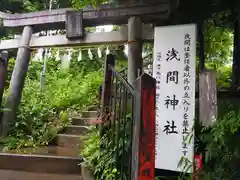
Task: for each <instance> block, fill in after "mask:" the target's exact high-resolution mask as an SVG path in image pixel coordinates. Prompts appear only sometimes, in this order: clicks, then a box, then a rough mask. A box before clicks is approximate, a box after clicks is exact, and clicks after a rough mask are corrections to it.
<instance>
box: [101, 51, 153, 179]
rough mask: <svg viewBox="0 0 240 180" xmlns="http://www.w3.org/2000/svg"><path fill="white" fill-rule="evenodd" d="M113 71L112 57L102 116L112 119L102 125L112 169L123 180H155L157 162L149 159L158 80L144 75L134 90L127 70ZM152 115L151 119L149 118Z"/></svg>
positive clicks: (104, 93)
mask: <svg viewBox="0 0 240 180" xmlns="http://www.w3.org/2000/svg"><path fill="white" fill-rule="evenodd" d="M114 67H115V57H114V56H113V55H112V54H109V55H108V56H107V59H106V62H105V72H104V83H103V92H102V101H101V102H102V103H101V113H105V114H108V115H109V116H110V118H108V119H107V121H105V122H103V123H102V124H101V131H100V132H101V133H100V134H101V136H102V137H105V138H107V141H108V142H109V144H110V147H109V146H108V147H107V148H108V151H111V153H112V156H113V159H115V160H114V162H115V163H113V164H112V166H113V167H111V168H112V169H114V168H116V169H117V170H118V171H119V172H120V173H119V174H120V175H119V177H117V179H120V180H137V179H142V178H143V179H144V177H150V179H154V163H155V161H154V160H153V159H152V158H151V159H149V157H152V156H154V150H155V149H154V147H155V135H154V134H155V129H154V127H155V89H156V82H155V79H154V78H152V77H151V76H149V75H147V74H143V75H142V76H141V77H139V78H138V79H137V80H136V86H135V85H134V87H133V86H132V85H131V84H129V83H128V81H127V79H126V75H127V74H126V70H127V69H123V70H122V71H120V72H118V71H117V70H116V69H115V68H114ZM144 105H146V106H144ZM143 106H144V108H142V107H143ZM146 112H147V113H146ZM149 113H150V114H151V116H150V117H147V116H146V115H149ZM105 140H106V139H104V141H105ZM148 147H152V149H149V148H148ZM102 148H104V147H103V146H102ZM105 148H106V147H105ZM149 164H150V165H151V166H150V167H149ZM146 168H147V169H146ZM146 172H147V173H146ZM141 176H142V178H140V177H141Z"/></svg>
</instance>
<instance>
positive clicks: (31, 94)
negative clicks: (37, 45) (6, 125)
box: [2, 61, 103, 149]
mask: <svg viewBox="0 0 240 180" xmlns="http://www.w3.org/2000/svg"><path fill="white" fill-rule="evenodd" d="M74 62H75V61H74ZM81 63H82V66H81V67H79V68H78V66H76V63H75V66H73V67H70V69H66V70H64V69H61V68H60V67H59V62H56V61H49V62H48V71H47V73H46V74H45V80H44V89H43V90H41V89H40V72H41V70H42V67H43V64H42V62H32V63H31V65H30V67H29V71H28V76H27V78H26V80H25V87H24V90H23V94H22V100H21V104H20V107H19V110H18V112H17V120H16V123H14V124H13V128H12V130H11V132H10V134H9V136H8V137H6V138H5V139H4V140H2V141H4V143H5V145H6V148H8V149H12V148H21V147H26V146H38V145H46V144H48V143H49V142H50V141H51V140H52V139H53V138H54V137H55V135H56V134H57V132H59V131H60V130H61V129H62V128H63V127H64V126H66V125H67V124H68V123H69V120H68V119H69V118H68V116H69V114H70V113H73V112H79V111H80V110H82V109H84V108H86V107H87V106H90V105H92V104H94V103H96V102H97V98H96V96H97V89H98V86H99V85H100V84H101V83H102V80H103V71H102V69H101V68H100V65H95V67H94V68H91V70H88V67H87V66H86V65H85V66H84V62H81ZM92 64H94V61H92ZM77 68H78V69H77ZM73 69H74V70H73Z"/></svg>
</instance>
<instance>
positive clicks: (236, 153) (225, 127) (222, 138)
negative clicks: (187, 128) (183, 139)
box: [199, 109, 240, 180]
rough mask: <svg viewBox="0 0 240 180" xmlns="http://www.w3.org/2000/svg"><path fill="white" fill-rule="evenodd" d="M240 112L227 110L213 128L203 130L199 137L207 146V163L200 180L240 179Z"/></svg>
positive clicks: (203, 144)
mask: <svg viewBox="0 0 240 180" xmlns="http://www.w3.org/2000/svg"><path fill="white" fill-rule="evenodd" d="M239 128H240V111H239V110H238V109H231V110H227V113H224V114H223V115H222V116H220V118H219V119H218V121H217V122H216V123H215V124H214V125H213V127H212V128H209V129H203V130H202V133H201V135H200V136H199V138H200V140H201V143H202V146H205V150H206V153H205V163H204V166H203V169H202V171H201V173H200V179H211V180H219V179H222V180H233V179H239V178H240V174H239V171H238V161H239V158H240V146H239V144H238V141H239V130H240V129H239Z"/></svg>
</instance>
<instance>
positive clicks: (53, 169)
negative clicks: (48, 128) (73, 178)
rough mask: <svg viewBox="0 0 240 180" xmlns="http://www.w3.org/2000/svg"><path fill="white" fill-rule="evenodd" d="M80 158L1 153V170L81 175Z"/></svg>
mask: <svg viewBox="0 0 240 180" xmlns="http://www.w3.org/2000/svg"><path fill="white" fill-rule="evenodd" d="M81 162H82V159H81V158H79V157H64V156H46V155H26V154H10V153H0V169H1V170H3V169H4V170H13V171H25V172H32V173H33V172H34V173H50V174H69V175H70V174H75V175H81V167H80V166H79V163H81Z"/></svg>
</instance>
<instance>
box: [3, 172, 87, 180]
mask: <svg viewBox="0 0 240 180" xmlns="http://www.w3.org/2000/svg"><path fill="white" fill-rule="evenodd" d="M0 174H1V180H82V179H83V178H82V176H79V175H58V174H48V173H33V172H24V171H12V170H0Z"/></svg>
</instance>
